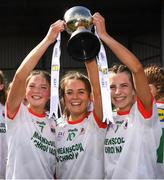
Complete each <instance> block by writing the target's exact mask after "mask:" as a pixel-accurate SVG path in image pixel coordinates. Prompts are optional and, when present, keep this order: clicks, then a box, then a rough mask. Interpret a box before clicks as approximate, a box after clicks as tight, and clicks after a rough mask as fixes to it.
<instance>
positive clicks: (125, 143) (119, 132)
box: [104, 100, 162, 179]
mask: <svg viewBox="0 0 164 180" xmlns="http://www.w3.org/2000/svg"><path fill="white" fill-rule="evenodd" d="M114 121H115V123H114V124H112V123H111V124H109V127H108V129H107V135H106V139H105V146H104V147H105V149H104V152H105V178H106V179H122V178H123V179H128V178H130V179H147V178H148V179H151V178H152V179H153V178H156V177H157V172H156V168H157V165H156V164H157V163H156V160H157V156H156V149H157V147H158V146H159V140H160V136H161V133H162V132H161V128H160V124H159V120H158V114H157V107H156V104H154V103H153V109H152V113H151V112H146V110H144V108H143V106H142V104H141V102H140V101H139V100H137V102H136V103H135V104H134V105H133V106H132V108H131V110H130V112H125V113H123V112H122V113H121V114H116V115H115V116H114Z"/></svg>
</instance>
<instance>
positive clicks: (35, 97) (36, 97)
mask: <svg viewBox="0 0 164 180" xmlns="http://www.w3.org/2000/svg"><path fill="white" fill-rule="evenodd" d="M32 97H33V98H34V99H36V100H37V99H40V98H41V97H40V96H32Z"/></svg>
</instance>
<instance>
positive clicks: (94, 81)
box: [85, 59, 103, 121]
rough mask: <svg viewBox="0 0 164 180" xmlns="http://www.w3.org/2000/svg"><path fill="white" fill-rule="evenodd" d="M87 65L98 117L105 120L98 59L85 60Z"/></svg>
mask: <svg viewBox="0 0 164 180" xmlns="http://www.w3.org/2000/svg"><path fill="white" fill-rule="evenodd" d="M85 66H86V68H87V72H88V76H89V79H90V83H91V86H92V92H93V107H94V111H95V113H96V115H97V117H98V118H99V119H100V120H101V121H102V120H103V112H102V99H101V90H100V83H99V74H98V66H97V63H96V60H95V59H93V60H92V61H88V62H85Z"/></svg>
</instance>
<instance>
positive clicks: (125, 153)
mask: <svg viewBox="0 0 164 180" xmlns="http://www.w3.org/2000/svg"><path fill="white" fill-rule="evenodd" d="M93 23H94V24H95V25H96V27H97V33H98V35H99V37H100V39H101V40H102V41H103V42H104V43H105V44H106V45H107V46H108V47H109V48H110V49H111V50H112V52H113V53H114V54H115V55H116V57H117V58H118V59H119V60H120V61H121V63H123V64H124V65H116V66H113V67H112V68H111V69H110V77H109V80H110V88H111V99H112V103H113V105H114V106H115V109H116V113H115V114H114V122H111V123H109V125H108V130H107V135H106V138H105V147H104V152H105V178H107V179H112V178H116V179H122V178H125V179H128V178H130V179H140V178H142V179H144V178H145V179H146V178H150V179H151V178H156V177H157V172H156V159H157V156H156V149H157V147H158V145H159V140H160V135H161V128H160V125H159V120H158V114H157V107H156V104H155V102H154V99H153V97H152V95H151V92H150V89H149V85H148V81H147V78H146V76H145V73H144V69H143V67H142V65H141V63H140V62H139V60H138V59H137V57H136V56H135V55H134V54H133V53H131V52H130V51H129V50H128V49H127V48H126V47H124V46H123V45H122V44H120V43H119V42H117V41H116V40H115V39H113V38H112V37H111V36H110V35H109V34H108V33H107V32H106V27H105V20H104V18H103V17H102V16H101V15H100V14H99V13H95V14H94V16H93Z"/></svg>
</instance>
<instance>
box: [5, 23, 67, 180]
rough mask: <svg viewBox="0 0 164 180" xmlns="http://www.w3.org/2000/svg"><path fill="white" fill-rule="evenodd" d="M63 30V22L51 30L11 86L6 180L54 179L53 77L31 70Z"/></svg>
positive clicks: (26, 59)
mask: <svg viewBox="0 0 164 180" xmlns="http://www.w3.org/2000/svg"><path fill="white" fill-rule="evenodd" d="M63 30H64V23H63V21H61V20H58V21H56V22H55V23H54V24H52V25H51V26H50V28H49V31H48V33H47V35H46V37H45V38H44V39H43V40H42V41H41V42H40V43H39V44H38V45H37V46H36V47H35V48H34V49H33V50H32V51H31V52H30V53H29V54H28V55H27V56H26V58H25V59H24V60H23V62H22V63H21V65H20V67H19V68H18V70H17V71H16V74H15V76H14V78H13V81H12V83H11V87H10V90H9V92H8V97H7V103H6V119H7V145H8V158H7V168H6V169H7V172H6V178H7V179H54V175H55V165H56V160H55V150H56V149H55V142H54V139H55V129H54V128H55V125H56V124H55V121H54V119H52V118H51V119H49V118H48V117H47V116H46V103H47V102H48V100H49V97H50V75H49V74H48V73H47V72H44V71H39V70H35V71H32V70H33V69H34V68H35V66H36V65H37V63H38V62H39V60H40V59H41V57H42V55H43V54H44V52H45V51H46V50H47V48H48V47H49V46H50V45H51V44H52V43H54V41H55V40H56V37H57V35H58V33H59V32H61V31H63ZM24 97H26V99H27V101H28V105H27V106H25V105H24Z"/></svg>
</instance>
